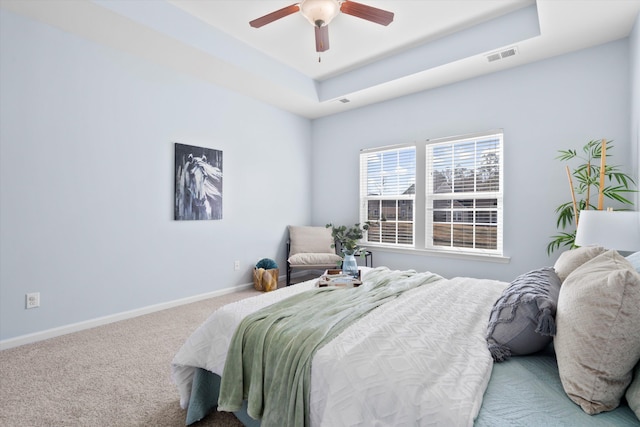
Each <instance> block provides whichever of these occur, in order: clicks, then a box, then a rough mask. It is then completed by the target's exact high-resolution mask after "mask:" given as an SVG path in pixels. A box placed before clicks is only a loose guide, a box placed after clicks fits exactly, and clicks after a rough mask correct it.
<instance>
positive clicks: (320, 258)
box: [289, 253, 342, 267]
mask: <svg viewBox="0 0 640 427" xmlns="http://www.w3.org/2000/svg"><path fill="white" fill-rule="evenodd" d="M340 262H342V258H341V257H340V256H339V255H336V254H310V253H302V254H295V255H291V256H290V257H289V264H291V265H294V266H296V265H307V266H311V265H322V266H324V265H332V266H336V267H337V266H338V264H339V263H340Z"/></svg>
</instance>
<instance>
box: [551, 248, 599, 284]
mask: <svg viewBox="0 0 640 427" xmlns="http://www.w3.org/2000/svg"><path fill="white" fill-rule="evenodd" d="M604 252H606V249H605V248H603V247H602V246H583V247H581V248H576V249H571V250H570V251H565V252H563V253H561V254H560V257H559V258H558V260H557V261H556V263H555V264H554V266H553V268H554V269H555V270H556V273H557V274H558V277H560V281H561V282H564V281H565V279H566V278H567V276H569V274H571V272H572V271H573V270H575V269H576V268H578V267H580V266H581V265H582V264H584V263H585V262H587V261H589V260H590V259H593V258H595V257H597V256H598V255H600V254H601V253H604Z"/></svg>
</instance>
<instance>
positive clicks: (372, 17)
mask: <svg viewBox="0 0 640 427" xmlns="http://www.w3.org/2000/svg"><path fill="white" fill-rule="evenodd" d="M340 11H341V12H342V13H346V14H347V15H352V16H355V17H358V18H362V19H366V20H367V21H371V22H375V23H376V24H380V25H389V24H390V23H391V22H393V12H388V11H386V10H382V9H378V8H377V7H373V6H367V5H366V4H362V3H356V2H355V1H350V0H346V1H345V2H344V3H342V5H341V6H340Z"/></svg>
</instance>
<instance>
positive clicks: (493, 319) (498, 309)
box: [487, 267, 561, 362]
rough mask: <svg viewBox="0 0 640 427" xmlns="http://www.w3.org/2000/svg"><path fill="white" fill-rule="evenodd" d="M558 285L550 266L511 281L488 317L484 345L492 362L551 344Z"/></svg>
mask: <svg viewBox="0 0 640 427" xmlns="http://www.w3.org/2000/svg"><path fill="white" fill-rule="evenodd" d="M560 285H561V283H560V278H559V277H558V275H557V274H556V272H555V271H554V269H553V268H551V267H545V268H541V269H538V270H533V271H530V272H528V273H525V274H523V275H521V276H518V277H517V278H516V279H515V280H514V281H513V282H511V284H510V285H509V286H508V287H507V288H506V289H505V290H504V291H503V293H502V295H501V296H500V298H499V299H498V300H497V301H496V303H495V304H494V306H493V309H492V310H491V315H490V317H489V326H488V328H487V344H488V346H489V351H490V352H491V356H492V357H493V360H495V361H496V362H502V361H504V360H506V359H508V358H509V357H511V355H525V354H531V353H535V352H537V351H540V350H542V349H543V348H544V347H545V346H546V345H547V344H549V343H550V342H551V340H552V338H551V336H552V335H555V333H556V327H555V322H554V319H553V316H554V315H555V314H556V304H557V301H558V294H559V292H560Z"/></svg>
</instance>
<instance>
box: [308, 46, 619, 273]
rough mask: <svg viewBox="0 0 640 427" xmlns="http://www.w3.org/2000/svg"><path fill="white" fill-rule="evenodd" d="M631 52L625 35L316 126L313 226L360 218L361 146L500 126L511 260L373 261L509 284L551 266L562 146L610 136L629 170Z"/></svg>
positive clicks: (561, 196)
mask: <svg viewBox="0 0 640 427" xmlns="http://www.w3.org/2000/svg"><path fill="white" fill-rule="evenodd" d="M628 56H629V41H628V40H626V39H625V40H621V41H617V42H613V43H609V44H606V45H603V46H599V47H595V48H591V49H588V50H583V51H580V52H577V53H572V54H568V55H563V56H561V57H557V58H553V59H549V60H546V61H542V62H538V63H534V64H532V65H527V66H522V67H518V68H514V69H511V70H507V71H503V72H500V73H495V74H491V75H486V76H483V77H479V78H475V79H472V80H468V81H464V82H462V83H458V84H455V85H450V86H446V87H442V88H439V89H435V90H431V91H426V92H422V93H418V94H414V95H410V96H406V97H403V98H399V99H396V100H393V101H388V102H385V103H381V104H377V105H373V106H369V107H365V108H361V109H358V110H353V111H350V112H345V113H342V114H339V115H334V116H331V117H325V118H323V119H319V120H316V121H314V123H313V132H312V134H313V148H312V152H313V154H312V157H313V159H314V161H313V166H314V169H313V178H312V184H313V187H312V194H313V200H312V218H313V221H314V222H317V223H323V222H330V221H331V222H334V223H339V224H343V223H346V224H349V223H353V222H356V221H357V219H358V172H359V164H358V155H359V150H360V149H362V148H368V147H377V146H385V145H391V144H399V143H406V142H411V141H414V140H422V139H426V138H438V137H445V136H452V135H460V134H465V133H472V132H480V131H486V130H491V129H496V128H503V129H504V144H505V148H504V157H505V172H504V173H505V185H504V236H505V237H504V252H505V255H507V256H509V257H511V261H510V263H508V264H499V263H491V262H480V261H468V260H456V259H451V258H441V257H438V258H435V257H427V256H415V255H403V254H392V253H388V252H383V251H382V250H375V249H374V250H373V251H374V260H375V263H376V265H387V266H389V267H392V268H402V269H403V268H414V269H417V270H431V271H435V272H437V273H440V274H442V275H445V276H447V277H452V276H474V277H489V278H497V279H502V280H512V279H513V278H514V277H515V276H517V275H518V274H521V273H524V272H526V271H529V270H530V269H533V268H537V267H542V266H545V265H552V264H553V262H555V257H556V256H557V254H555V255H554V257H552V258H549V257H548V256H547V253H546V245H547V243H548V242H549V240H550V239H549V236H551V235H553V234H555V232H556V229H555V220H556V217H555V213H554V209H555V207H556V206H558V205H559V204H561V203H563V202H566V201H569V200H571V198H570V193H569V187H568V184H567V179H566V174H565V172H564V165H563V164H562V163H560V162H559V161H557V160H555V157H556V156H557V154H558V153H557V150H559V149H567V148H580V147H582V145H583V144H584V143H586V142H587V141H589V140H591V139H600V138H608V139H613V140H615V141H616V142H615V149H614V150H613V151H612V152H613V155H614V157H613V158H612V159H611V161H612V162H615V163H624V164H628V161H627V159H629V158H630V153H631V145H630V135H629V134H630V132H629V129H630V124H629V108H630V93H629V80H630V78H629V60H628ZM626 171H627V172H630V170H628V169H627V170H626Z"/></svg>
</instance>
